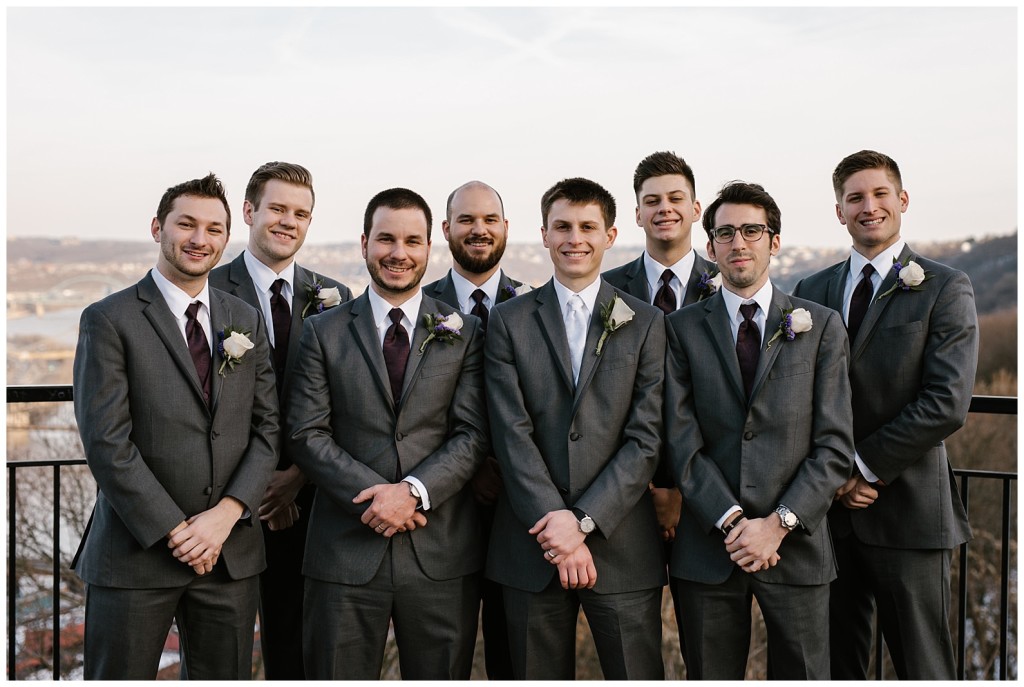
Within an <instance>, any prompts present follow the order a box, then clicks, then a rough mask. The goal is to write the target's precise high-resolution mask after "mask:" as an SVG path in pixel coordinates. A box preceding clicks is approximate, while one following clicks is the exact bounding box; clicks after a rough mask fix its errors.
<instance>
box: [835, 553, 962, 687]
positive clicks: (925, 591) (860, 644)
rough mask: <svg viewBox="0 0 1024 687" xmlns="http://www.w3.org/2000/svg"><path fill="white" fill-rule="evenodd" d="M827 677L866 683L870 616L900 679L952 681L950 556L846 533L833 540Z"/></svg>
mask: <svg viewBox="0 0 1024 687" xmlns="http://www.w3.org/2000/svg"><path fill="white" fill-rule="evenodd" d="M834 545H835V550H836V562H837V563H838V564H839V579H837V580H836V581H835V582H833V583H832V595H831V600H830V605H831V617H832V630H831V632H832V676H833V677H834V678H835V679H837V680H866V679H867V672H868V661H869V659H870V656H871V643H872V642H871V636H872V630H873V625H874V611H875V608H876V606H877V609H878V624H879V627H880V628H881V630H882V637H883V638H884V640H885V643H886V646H888V647H889V655H890V657H891V658H892V663H893V667H894V668H895V669H896V675H897V676H899V678H900V679H901V680H955V679H956V660H955V658H954V654H953V641H952V638H951V636H950V632H949V605H950V587H949V584H950V576H949V566H950V560H951V557H952V552H951V551H949V550H948V549H935V550H927V549H889V548H882V547H878V546H869V545H867V544H864V543H863V542H861V541H859V540H858V539H857V537H856V536H853V535H850V536H848V537H843V538H842V539H837V540H835V542H834Z"/></svg>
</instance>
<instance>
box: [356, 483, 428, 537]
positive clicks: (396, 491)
mask: <svg viewBox="0 0 1024 687" xmlns="http://www.w3.org/2000/svg"><path fill="white" fill-rule="evenodd" d="M367 501H372V503H371V504H370V505H369V507H368V508H367V509H366V510H365V511H363V514H362V515H361V516H360V518H359V520H360V521H361V522H362V523H363V524H364V525H366V526H367V527H369V528H370V529H372V530H373V531H374V532H376V533H377V534H379V535H382V536H384V537H386V538H390V537H393V536H395V534H397V533H398V532H406V531H409V532H411V531H412V530H414V529H416V528H417V527H426V526H427V516H426V515H424V514H423V512H422V511H418V510H416V506H417V505H418V504H417V501H416V499H415V498H414V497H413V495H412V494H411V493H410V492H409V485H408V484H407V483H405V482H398V483H397V484H375V485H373V486H372V487H367V488H366V489H363V490H362V491H361V492H359V493H358V494H356V497H355V498H354V499H352V503H365V502H367Z"/></svg>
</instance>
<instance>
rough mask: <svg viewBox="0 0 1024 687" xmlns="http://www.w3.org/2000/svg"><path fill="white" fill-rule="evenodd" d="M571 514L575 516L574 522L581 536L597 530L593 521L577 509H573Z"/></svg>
mask: <svg viewBox="0 0 1024 687" xmlns="http://www.w3.org/2000/svg"><path fill="white" fill-rule="evenodd" d="M572 513H573V515H575V516H576V522H577V524H578V525H579V527H580V532H582V533H583V534H590V533H591V532H593V531H594V530H596V529H597V524H596V523H595V522H594V519H593V518H592V517H590V516H589V515H587V514H586V513H584V512H583V511H581V510H580V509H579V508H573V509H572ZM580 516H582V517H580Z"/></svg>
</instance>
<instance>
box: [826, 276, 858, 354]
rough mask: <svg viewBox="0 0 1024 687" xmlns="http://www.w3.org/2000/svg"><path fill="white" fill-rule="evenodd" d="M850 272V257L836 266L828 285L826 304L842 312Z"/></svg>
mask: <svg viewBox="0 0 1024 687" xmlns="http://www.w3.org/2000/svg"><path fill="white" fill-rule="evenodd" d="M849 272H850V259H849V258H847V259H846V262H844V263H841V264H839V265H837V266H836V269H835V271H834V272H833V273H832V277H831V278H830V279H829V282H828V287H827V288H828V291H827V293H826V295H825V300H826V302H825V303H824V305H827V306H828V307H830V308H832V309H833V310H835V311H836V312H837V313H840V314H842V312H843V305H844V303H843V292H844V291H845V290H846V275H847V274H849ZM851 343H852V342H851Z"/></svg>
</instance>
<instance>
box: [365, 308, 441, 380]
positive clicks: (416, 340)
mask: <svg viewBox="0 0 1024 687" xmlns="http://www.w3.org/2000/svg"><path fill="white" fill-rule="evenodd" d="M439 312H440V310H439V309H438V307H437V301H435V300H434V299H433V298H431V297H430V296H428V295H426V294H423V298H422V299H421V300H420V311H419V312H418V313H416V321H415V322H413V323H412V348H410V349H409V359H408V360H407V361H406V363H405V377H404V378H403V379H402V398H406V397H407V396H408V394H409V389H410V388H411V387H412V385H413V382H415V380H416V374H417V373H418V372H419V370H420V365H422V364H423V359H424V358H425V357H427V356H428V355H429V354H430V350H431V349H432V348H434V345H435V344H437V345H439V346H447V345H448V344H443V343H440V342H438V341H437V340H434V341H431V342H430V344H429V345H428V346H427V347H426V348H425V349H424V350H423V355H420V346H422V345H423V342H424V341H426V340H427V335H428V334H429V332H427V328H426V326H425V325H424V324H423V316H424V315H426V314H427V313H430V314H432V315H434V314H437V313H439ZM381 355H382V356H383V353H381Z"/></svg>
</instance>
